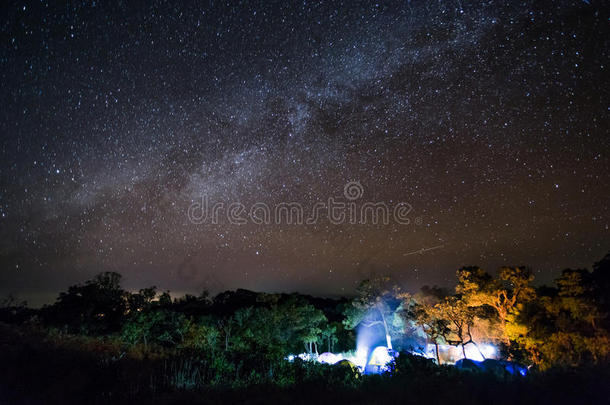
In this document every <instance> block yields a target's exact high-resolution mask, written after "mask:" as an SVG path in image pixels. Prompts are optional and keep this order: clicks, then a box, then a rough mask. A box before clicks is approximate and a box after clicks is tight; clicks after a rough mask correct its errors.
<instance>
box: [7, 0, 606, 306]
mask: <svg viewBox="0 0 610 405" xmlns="http://www.w3.org/2000/svg"><path fill="white" fill-rule="evenodd" d="M1 24H2V34H1V37H0V38H1V41H2V48H1V51H0V70H1V78H2V88H3V89H2V93H1V97H2V98H1V105H2V109H1V112H0V131H1V136H2V143H1V149H0V156H1V159H0V236H1V239H0V263H1V265H2V269H1V272H0V292H2V293H8V292H14V293H16V294H18V295H21V296H27V297H31V298H30V301H32V302H33V303H36V302H43V301H44V298H42V297H44V296H45V294H47V293H48V294H51V293H52V294H55V293H56V292H57V291H58V290H59V289H62V288H65V287H66V286H67V285H69V284H72V283H76V282H79V281H82V280H84V279H86V278H88V277H90V276H91V275H93V274H95V273H97V272H100V271H118V272H120V273H122V274H123V275H124V276H125V279H126V284H127V286H128V287H131V288H140V287H144V286H146V285H152V284H155V285H157V286H159V287H161V288H169V289H172V290H174V291H189V292H193V291H200V290H201V289H203V288H207V289H211V290H212V291H215V292H217V291H218V290H221V289H229V288H237V287H243V288H251V289H257V290H267V291H277V290H282V291H294V290H299V291H303V292H312V293H316V294H328V295H338V294H348V293H350V292H351V291H352V290H353V287H354V283H355V282H357V281H359V280H361V279H363V278H365V277H370V276H371V275H376V274H390V275H393V276H394V277H395V278H396V279H397V280H398V281H399V282H401V283H402V284H404V285H405V287H406V288H407V289H411V290H415V289H417V288H419V287H420V286H422V285H424V284H440V285H450V284H451V283H453V279H454V273H455V270H456V269H457V268H458V267H459V266H462V265H474V264H476V265H480V266H482V267H485V268H487V269H489V270H492V271H493V270H495V268H497V267H498V266H501V265H522V264H527V265H530V266H532V268H533V269H534V270H535V272H536V273H535V274H536V276H537V278H538V279H540V280H542V281H548V280H551V279H553V278H555V277H556V276H557V275H558V274H559V272H560V270H561V269H563V268H565V267H585V266H588V267H590V266H591V264H592V263H593V262H594V261H596V260H598V259H600V258H601V257H602V256H603V255H604V254H605V253H606V252H607V251H608V249H609V244H608V241H609V240H610V238H609V235H610V231H609V228H608V226H609V223H610V217H609V215H610V213H609V208H608V195H610V187H609V186H608V184H609V180H610V179H609V174H608V173H609V171H608V167H610V158H609V151H610V137H609V136H608V135H609V134H608V129H609V124H608V122H609V121H608V113H609V109H610V104H609V102H608V100H609V98H608V89H609V88H610V83H609V80H608V77H609V76H608V74H607V70H608V49H609V47H608V38H609V32H608V31H609V30H608V12H607V10H606V9H604V8H603V6H602V2H597V1H590V2H589V1H558V2H550V1H521V2H495V1H489V2H462V1H439V2H423V1H422V2H419V1H400V2H398V1H390V2H383V3H381V2H380V3H378V4H376V3H374V2H364V1H349V2H326V1H320V2H312V1H302V2H278V3H272V2H262V1H249V2H215V1H210V2H195V3H192V4H185V5H175V4H171V3H164V2H159V1H152V2H141V1H134V2H128V3H119V4H115V5H108V4H104V2H96V1H87V2H81V3H71V4H60V3H54V2H45V1H25V2H24V1H21V2H11V3H9V4H5V5H3V6H2V19H1ZM349 181H358V182H360V184H361V185H362V187H363V190H364V194H363V197H362V200H361V201H373V202H385V203H387V204H394V203H397V202H406V203H408V204H410V205H411V206H412V207H413V210H412V212H411V213H410V216H411V223H410V224H409V225H401V224H397V223H394V222H390V223H389V224H387V225H383V224H379V225H374V224H350V223H345V224H332V223H331V222H330V221H329V220H328V219H325V218H321V219H320V220H319V221H317V222H316V223H315V224H303V225H294V224H285V223H281V224H277V223H272V224H263V225H257V224H253V223H251V222H249V223H247V224H245V225H234V224H231V223H228V222H227V221H220V222H219V223H218V224H213V223H209V222H207V223H203V224H194V223H193V222H192V221H190V220H189V217H188V210H189V207H190V206H191V205H192V204H193V203H194V202H196V201H198V200H199V199H200V198H201V197H202V196H204V195H205V196H207V197H208V198H209V199H210V201H214V202H225V203H226V204H229V203H231V202H235V201H238V202H241V203H243V204H245V205H246V206H250V205H252V204H255V203H257V202H262V203H265V204H269V205H273V204H279V203H281V202H298V203H299V204H302V206H303V207H305V209H306V210H308V209H311V207H312V206H314V204H315V203H316V202H319V201H326V200H327V198H329V197H333V196H336V197H338V198H341V197H342V196H343V187H344V185H345V184H346V183H347V182H349ZM436 247H438V248H436ZM425 248H434V249H433V250H430V251H422V252H420V253H417V254H411V252H414V251H419V250H420V249H425Z"/></svg>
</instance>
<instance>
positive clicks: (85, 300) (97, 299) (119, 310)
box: [47, 272, 127, 334]
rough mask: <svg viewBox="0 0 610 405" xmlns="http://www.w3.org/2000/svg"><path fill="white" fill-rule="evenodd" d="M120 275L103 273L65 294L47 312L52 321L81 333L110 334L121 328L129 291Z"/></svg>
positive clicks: (61, 294) (72, 287)
mask: <svg viewBox="0 0 610 405" xmlns="http://www.w3.org/2000/svg"><path fill="white" fill-rule="evenodd" d="M120 281H121V275H120V274H118V273H114V272H106V273H101V274H98V275H97V276H95V277H94V278H93V279H92V280H89V281H87V282H85V284H84V285H74V286H71V287H69V288H68V291H67V292H62V293H60V295H59V298H58V299H57V302H56V303H55V304H53V305H52V306H51V307H50V308H47V313H48V314H50V317H51V322H52V323H58V324H60V325H65V326H67V327H68V328H69V329H70V330H72V331H77V332H82V333H97V334H100V333H109V332H114V331H117V330H119V329H120V328H121V325H122V322H123V319H124V315H125V313H126V310H127V301H126V294H127V293H126V292H125V291H124V290H123V289H122V288H121V286H120Z"/></svg>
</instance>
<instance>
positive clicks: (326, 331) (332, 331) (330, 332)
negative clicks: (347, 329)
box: [321, 323, 339, 352]
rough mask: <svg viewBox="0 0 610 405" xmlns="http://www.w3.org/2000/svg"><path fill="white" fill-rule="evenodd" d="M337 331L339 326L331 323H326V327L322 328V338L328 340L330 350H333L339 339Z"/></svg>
mask: <svg viewBox="0 0 610 405" xmlns="http://www.w3.org/2000/svg"><path fill="white" fill-rule="evenodd" d="M336 333H337V326H335V325H331V324H330V323H328V324H327V325H326V327H324V328H323V329H322V332H321V337H322V340H324V341H326V343H327V344H328V351H329V352H332V351H333V346H334V345H335V343H337V342H338V340H339V339H338V338H337V336H336Z"/></svg>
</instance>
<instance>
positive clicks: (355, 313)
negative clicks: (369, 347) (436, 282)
mask: <svg viewBox="0 0 610 405" xmlns="http://www.w3.org/2000/svg"><path fill="white" fill-rule="evenodd" d="M356 292H357V296H356V298H354V299H353V300H352V304H351V305H350V306H347V307H346V308H345V310H344V316H345V320H344V321H343V323H344V325H345V327H346V328H348V329H354V328H356V327H357V326H359V325H361V326H364V327H367V328H370V327H373V326H376V325H379V326H381V327H383V330H384V332H385V338H386V344H387V347H388V349H392V334H393V333H395V330H393V329H394V317H395V316H396V315H397V312H398V311H400V310H402V306H401V304H402V303H403V300H406V299H407V298H408V294H406V293H403V292H401V290H400V288H399V287H398V286H396V285H395V284H393V283H392V282H391V280H390V278H389V277H381V278H377V279H373V280H364V281H362V282H361V283H360V285H358V287H357V289H356Z"/></svg>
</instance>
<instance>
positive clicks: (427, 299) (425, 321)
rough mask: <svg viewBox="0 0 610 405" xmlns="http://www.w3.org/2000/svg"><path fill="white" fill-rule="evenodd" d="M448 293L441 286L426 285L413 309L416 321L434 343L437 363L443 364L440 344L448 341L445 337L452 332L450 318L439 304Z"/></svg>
mask: <svg viewBox="0 0 610 405" xmlns="http://www.w3.org/2000/svg"><path fill="white" fill-rule="evenodd" d="M447 295H448V293H447V292H446V291H442V290H441V289H439V288H429V287H424V288H422V292H421V294H419V295H418V296H417V297H416V299H415V301H416V304H415V305H414V306H413V308H412V310H411V316H412V317H413V319H414V320H415V323H416V324H417V325H418V326H420V327H421V328H422V330H423V331H424V333H425V334H426V336H427V337H428V340H429V341H430V342H432V343H433V344H434V348H435V354H436V362H437V364H441V359H440V354H439V344H445V343H447V342H446V340H445V337H446V336H448V335H449V333H450V329H449V326H448V320H447V319H446V318H445V317H444V315H443V312H442V311H441V310H440V308H439V307H438V306H437V305H439V304H440V303H441V302H442V301H443V300H444V299H445V297H446V296H447Z"/></svg>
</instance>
